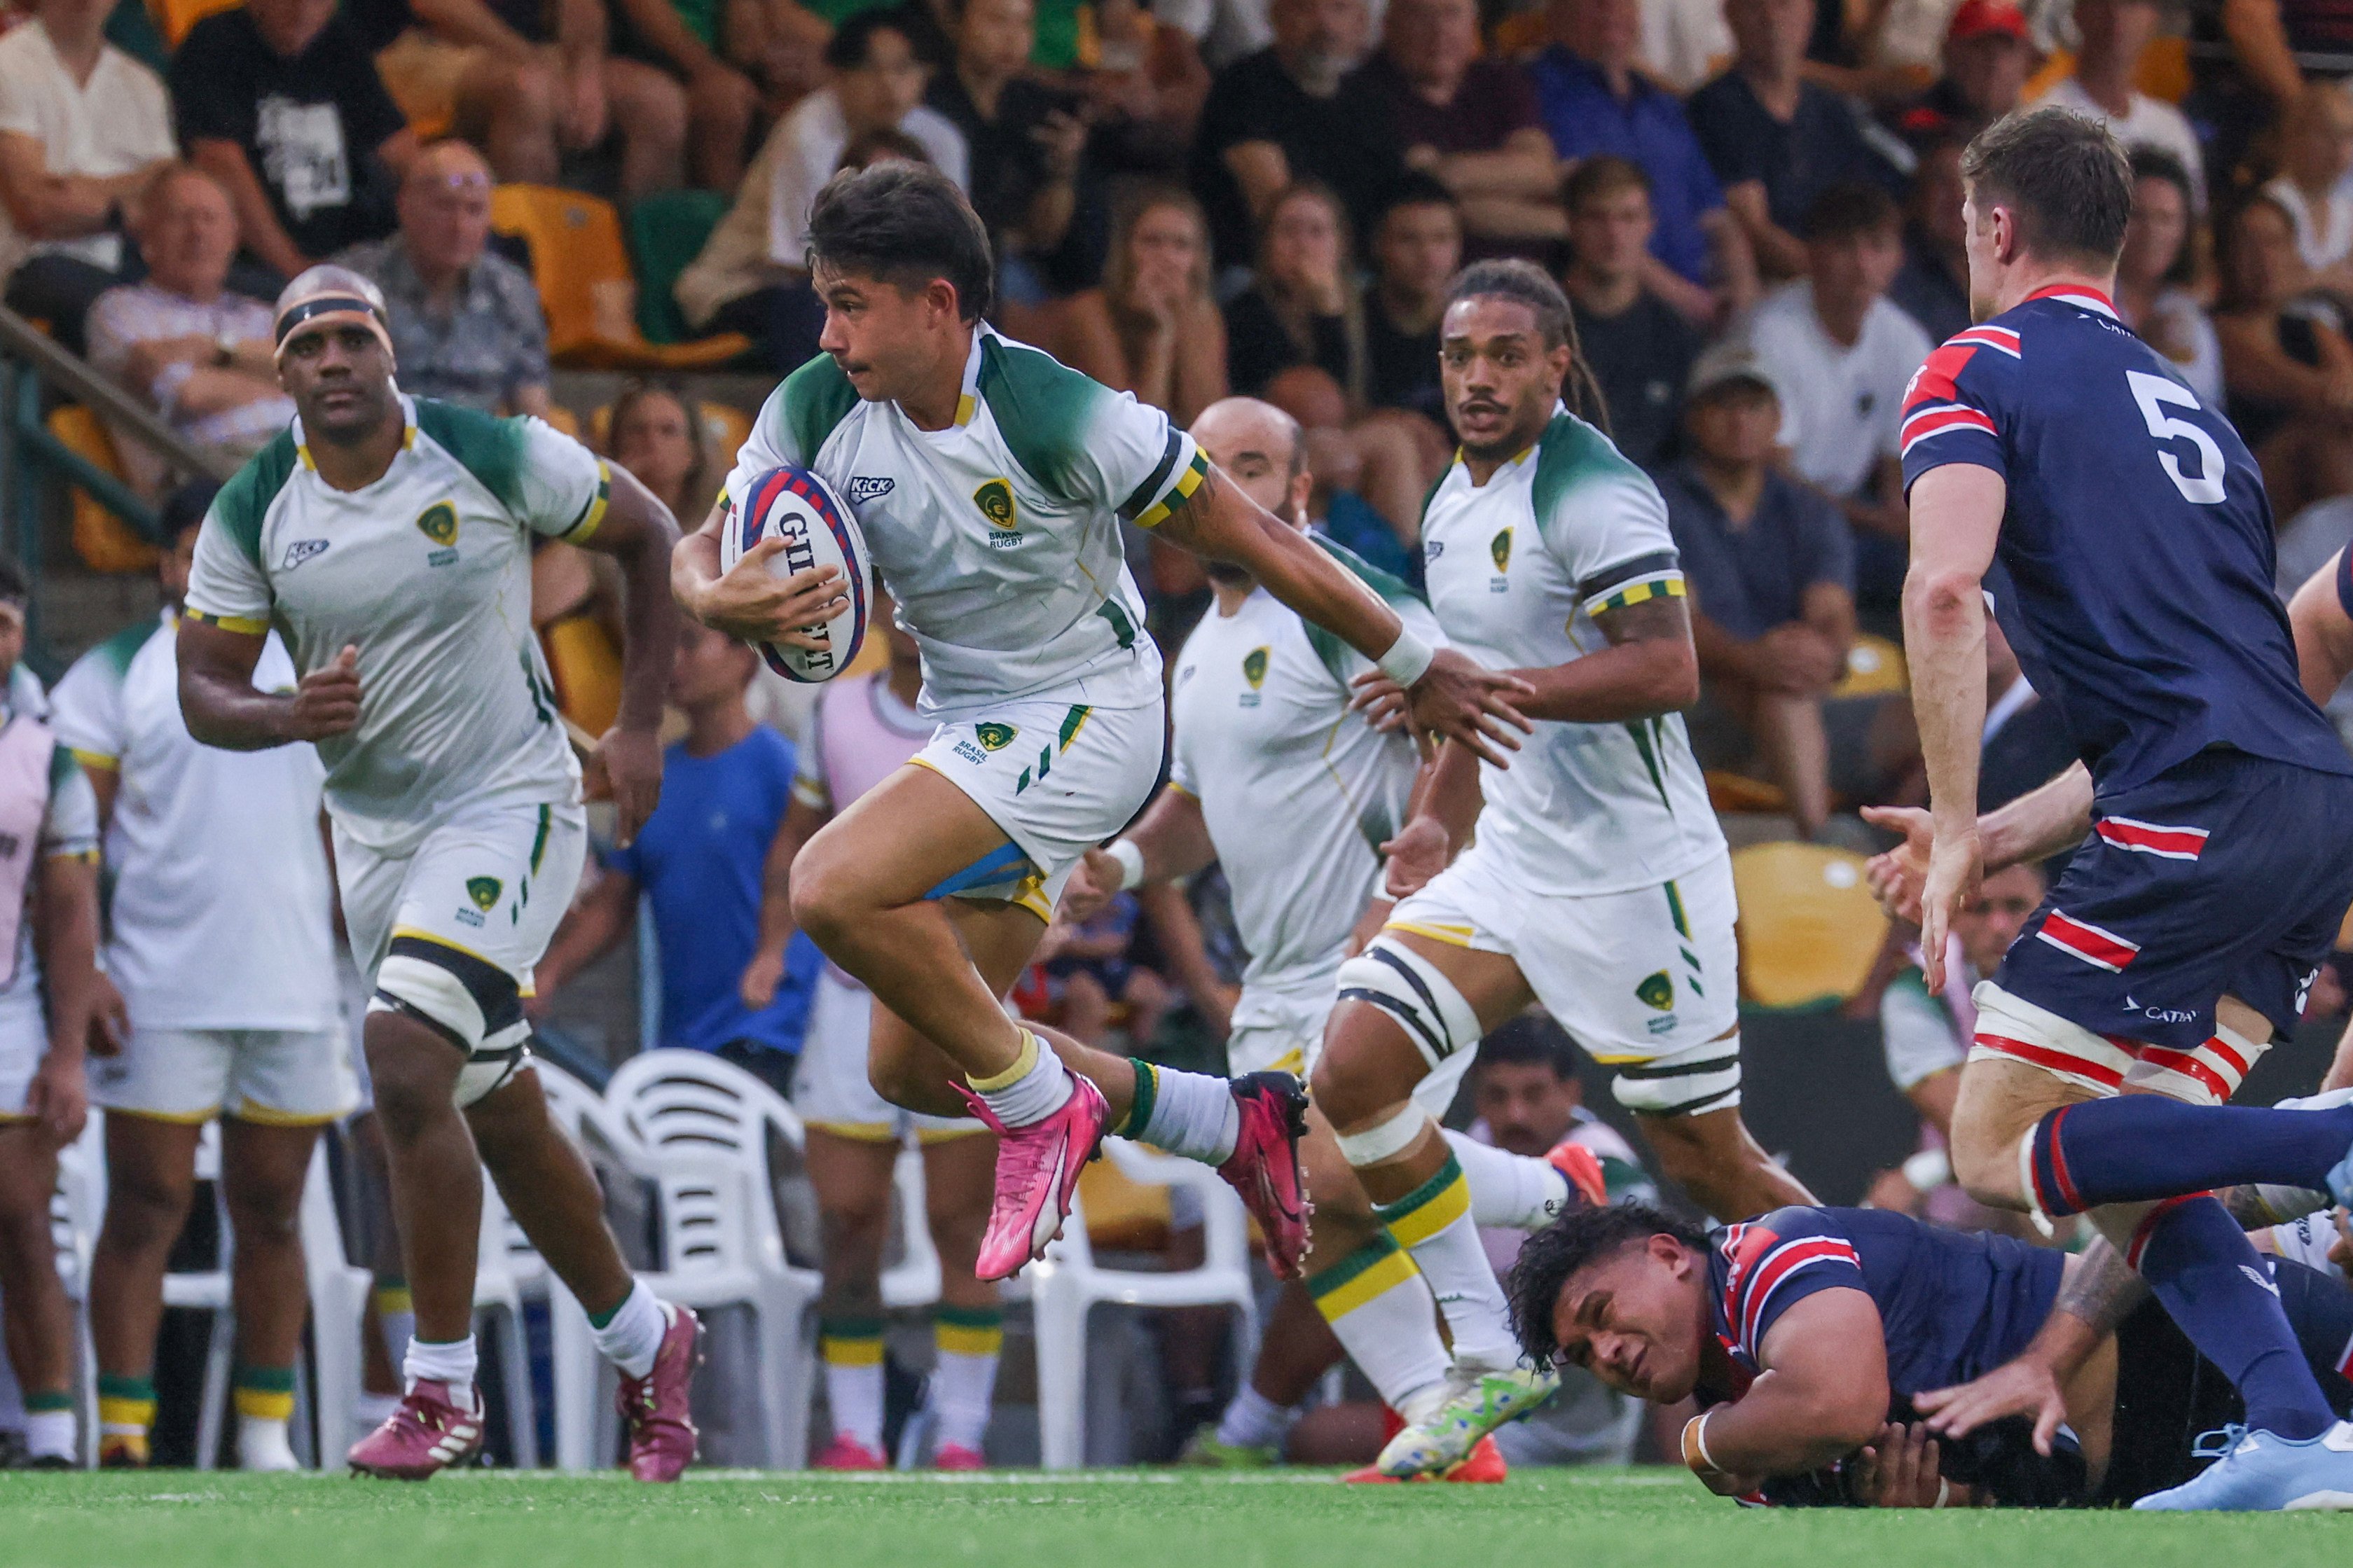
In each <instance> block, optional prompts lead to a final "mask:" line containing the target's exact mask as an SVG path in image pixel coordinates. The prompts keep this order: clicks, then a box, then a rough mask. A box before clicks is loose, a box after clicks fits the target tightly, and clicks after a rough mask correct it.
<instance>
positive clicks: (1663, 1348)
mask: <svg viewBox="0 0 2353 1568" xmlns="http://www.w3.org/2000/svg"><path fill="white" fill-rule="evenodd" d="M2262 1267H2263V1284H2264V1288H2265V1289H2266V1290H2267V1291H2271V1292H2273V1293H2274V1294H2276V1296H2277V1297H2278V1299H2279V1300H2280V1302H2281V1305H2282V1307H2283V1309H2284V1312H2285V1315H2286V1317H2287V1319H2288V1321H2290V1322H2291V1323H2292V1324H2293V1325H2294V1326H2295V1334H2296V1342H2297V1345H2298V1347H2299V1349H2300V1352H2301V1354H2302V1358H2303V1360H2304V1361H2305V1362H2306V1363H2307V1365H2308V1366H2309V1369H2310V1371H2311V1372H2312V1374H2313V1375H2314V1377H2315V1378H2316V1380H2317V1381H2318V1382H2319V1383H2320V1384H2321V1385H2322V1387H2323V1388H2324V1390H2325V1391H2326V1393H2327V1398H2328V1400H2329V1402H2330V1404H2331V1405H2332V1406H2333V1407H2334V1408H2335V1409H2337V1410H2338V1411H2340V1412H2341V1411H2343V1410H2345V1409H2346V1408H2347V1407H2348V1405H2353V1385H2348V1384H2347V1383H2346V1382H2345V1381H2344V1379H2343V1378H2342V1377H2340V1376H2339V1375H2338V1374H2337V1370H2336V1369H2337V1365H2338V1364H2339V1362H2340V1359H2341V1358H2342V1357H2343V1356H2344V1355H2345V1353H2346V1352H2347V1349H2348V1342H2353V1294H2348V1292H2347V1290H2346V1289H2345V1288H2344V1286H2343V1285H2342V1284H2341V1283H2339V1282H2338V1281H2337V1280H2335V1279H2330V1278H2329V1277H2327V1276H2326V1275H2323V1274H2320V1273H2318V1272H2316V1271H2315V1270H2313V1269H2310V1268H2305V1267H2304V1266H2302V1265H2300V1264H2296V1263H2291V1262H2287V1261H2285V1260H2284V1259H2279V1258H2266V1259H2264V1260H2263V1265H2262ZM2084 1268H2085V1266H2084V1261H2083V1260H2082V1259H2080V1258H2071V1257H2069V1256H2067V1255H2066V1254H2064V1253H2062V1252H2058V1251H2054V1250H2052V1249H2051V1248H2048V1247H2031V1246H2029V1245H2027V1244H2026V1243H2024V1242H2021V1241H2018V1240H2015V1239H2013V1238H2011V1237H2000V1236H1989V1235H1982V1234H1969V1233H1963V1232H1959V1231H1950V1230H1943V1229H1939V1228H1937V1227H1936V1226H1928V1225H1924V1224H1922V1223H1921V1222H1920V1221H1918V1220H1915V1219H1912V1218H1909V1217H1908V1216H1906V1215H1898V1214H1890V1213H1888V1212H1886V1211H1884V1210H1879V1209H1840V1208H1786V1209H1778V1210H1776V1211H1775V1212H1774V1213H1772V1214H1769V1215H1765V1216H1764V1217H1763V1218H1761V1219H1757V1220H1752V1221H1749V1222H1748V1223H1746V1224H1744V1225H1734V1226H1725V1227H1724V1228H1722V1229H1718V1230H1714V1231H1703V1230H1701V1229H1700V1228H1698V1227H1697V1226H1692V1225H1688V1224H1686V1223H1684V1222H1683V1221H1682V1220H1679V1219H1676V1218H1674V1217H1673V1216H1672V1215H1667V1214H1665V1213H1663V1212H1662V1211H1660V1210H1657V1209H1654V1208H1651V1207H1649V1206H1648V1205H1639V1204H1627V1205H1616V1206H1612V1207H1608V1208H1599V1209H1588V1210H1584V1211H1580V1212H1578V1213H1576V1214H1571V1215H1564V1216H1563V1217H1562V1218H1561V1219H1559V1220H1557V1221H1556V1222H1554V1223H1553V1224H1552V1225H1551V1226H1547V1227H1546V1229H1544V1230H1541V1231H1539V1232H1537V1233H1536V1234H1535V1236H1533V1237H1529V1238H1528V1242H1527V1245H1526V1246H1525V1247H1524V1248H1522V1250H1521V1253H1520V1257H1519V1260H1518V1262H1517V1263H1516V1264H1515V1265H1514V1267H1513V1268H1512V1271H1511V1275H1510V1279H1509V1281H1508V1287H1509V1289H1510V1291H1511V1298H1512V1310H1513V1318H1514V1324H1515V1326H1516V1327H1517V1329H1518V1331H1519V1333H1520V1337H1521V1341H1522V1342H1523V1343H1524V1344H1525V1346H1526V1347H1527V1350H1528V1352H1529V1353H1530V1354H1531V1355H1532V1356H1534V1357H1535V1359H1536V1361H1537V1362H1538V1363H1540V1364H1565V1365H1569V1366H1577V1367H1582V1368H1585V1369H1587V1370H1588V1371H1590V1372H1591V1373H1593V1374H1594V1375H1595V1376H1597V1377H1599V1379H1601V1381H1602V1382H1604V1383H1606V1384H1609V1385H1610V1386H1611V1387H1613V1388H1618V1389H1621V1390H1623V1391H1624V1392H1626V1393H1628V1394H1634V1395H1636V1396H1638V1397H1640V1398H1642V1399H1647V1400H1650V1401H1651V1402H1653V1403H1656V1404H1660V1405H1672V1404H1675V1403H1677V1402H1678V1401H1680V1400H1683V1399H1684V1398H1686V1397H1695V1398H1696V1399H1697V1400H1698V1402H1699V1403H1700V1405H1701V1406H1702V1407H1703V1408H1702V1413H1701V1414H1700V1415H1695V1416H1694V1417H1693V1418H1692V1419H1691V1420H1690V1422H1689V1423H1687V1424H1686V1425H1685V1426H1684V1428H1683V1462H1684V1463H1685V1464H1687V1465H1688V1466H1690V1467H1691V1468H1692V1470H1693V1472H1694V1474H1695V1475H1697V1476H1698V1477H1699V1479H1700V1480H1701V1481H1702V1483H1704V1485H1705V1486H1707V1487H1708V1489H1710V1490H1712V1491H1715V1492H1718V1493H1720V1494H1722V1495H1725V1496H1727V1497H1737V1498H1740V1499H1742V1500H1746V1501H1756V1502H1767V1503H1775V1504H1781V1505H1787V1506H1805V1505H1823V1504H1832V1505H1835V1504H1865V1505H1877V1506H1882V1507H1892V1508H1943V1507H1958V1506H1969V1505H1995V1504H1999V1505H2004V1506H2010V1507H2045V1508H2047V1507H2059V1506H2063V1505H2068V1504H2085V1503H2095V1504H2096V1503H2126V1502H2130V1501H2133V1500H2136V1499H2138V1498H2141V1497H2145V1496H2147V1495H2149V1494H2151V1493H2153V1492H2157V1491H2158V1490H2160V1489H2167V1488H2171V1487H2175V1486H2179V1485H2180V1484H2181V1483H2183V1482H2184V1481H2186V1480H2188V1479H2189V1477H2190V1476H2191V1475H2192V1474H2193V1473H2195V1472H2196V1471H2197V1470H2199V1469H2200V1468H2202V1467H2201V1466H2200V1463H2199V1461H2200V1460H2201V1459H2205V1458H2213V1457H2215V1455H2216V1453H2217V1452H2227V1451H2228V1449H2229V1447H2231V1446H2232V1445H2235V1443H2236V1442H2237V1441H2238V1439H2239V1435H2240V1434H2241V1433H2242V1432H2243V1431H2244V1427H2243V1426H2242V1425H2239V1423H2241V1422H2242V1420H2243V1406H2242V1405H2241V1403H2240V1401H2239V1399H2238V1396H2237V1394H2235V1393H2234V1392H2233V1391H2232V1388H2231V1386H2230V1383H2229V1380H2227V1379H2226V1378H2224V1377H2222V1376H2221V1374H2220V1373H2219V1372H2218V1371H2217V1370H2216V1369H2215V1368H2214V1367H2213V1366H2212V1365H2211V1363H2206V1362H2204V1361H2203V1360H2202V1359H2201V1358H2200V1356H2199V1354H2198V1352H2196V1350H2194V1349H2193V1348H2192V1347H2191V1346H2190V1344H2189V1341H2188V1340H2187V1339H2185V1338H2184V1337H2183V1336H2182V1334H2181V1332H2180V1331H2179V1330H2178V1329H2177V1328H2175V1327H2174V1326H2173V1324H2172V1322H2171V1321H2169V1320H2168V1318H2167V1316H2166V1314H2165V1312H2164V1311H2163V1310H2162V1309H2161V1308H2159V1307H2158V1306H2157V1305H2156V1304H2154V1303H2151V1302H2144V1303H2143V1305H2142V1306H2141V1308H2140V1309H2139V1310H2137V1311H2135V1312H2133V1313H2132V1314H2130V1315H2129V1316H2127V1317H2126V1318H2125V1319H2124V1321H2122V1322H2121V1323H2119V1324H2118V1325H2117V1326H2116V1329H2115V1330H2114V1331H2113V1332H2108V1333H2105V1334H2103V1335H2102V1336H2101V1338H2100V1340H2099V1342H2098V1344H2097V1346H2096V1349H2095V1351H2094V1353H2092V1354H2090V1355H2088V1356H2087V1357H2085V1358H2084V1361H2083V1363H2082V1364H2081V1365H2080V1366H2079V1367H2078V1368H2077V1369H2076V1370H2075V1372H2074V1373H2073V1376H2072V1377H2071V1378H2070V1380H2069V1381H2068V1383H2067V1384H2066V1385H2065V1387H2064V1389H2063V1401H2062V1405H2061V1407H2060V1408H2059V1409H2056V1410H2054V1411H2053V1412H2052V1413H2051V1414H2050V1415H2048V1416H2047V1417H2046V1418H2045V1422H2044V1424H2043V1425H2042V1426H2040V1427H2038V1426H2036V1424H2034V1423H2032V1422H2030V1421H2029V1420H2027V1419H2025V1418H2023V1417H2021V1416H2010V1417H2007V1418H2005V1419H2001V1420H1997V1421H1990V1422H1986V1423H1984V1424H1980V1425H1976V1426H1974V1427H1973V1429H1970V1430H1967V1431H1965V1432H1961V1433H1958V1434H1955V1435H1948V1436H1945V1437H1942V1438H1939V1437H1938V1436H1936V1435H1934V1434H1933V1433H1932V1432H1931V1431H1930V1430H1929V1428H1928V1426H1926V1423H1925V1422H1924V1419H1923V1417H1924V1415H1926V1414H1927V1413H1929V1412H1932V1411H1936V1410H1939V1409H1941V1408H1943V1407H1945V1406H1947V1405H1949V1404H1950V1403H1951V1401H1952V1399H1953V1396H1954V1393H1955V1391H1956V1385H1959V1384H1966V1383H1968V1381H1969V1380H1970V1379H1972V1378H1975V1377H1977V1376H1978V1374H1979V1373H1983V1372H1985V1371H1986V1370H1988V1369H1989V1368H1992V1367H1995V1366H1998V1365H2000V1364H2001V1363H2005V1362H2007V1361H2009V1360H2010V1358H2011V1357H2013V1356H2014V1355H2016V1354H2017V1353H2018V1352H2019V1351H2021V1349H2022V1348H2023V1347H2024V1346H2025V1344H2026V1343H2027V1342H2028V1341H2029V1340H2030V1339H2031V1338H2032V1337H2033V1335H2034V1334H2035V1332H2036V1331H2037V1330H2038V1329H2039V1328H2040V1327H2041V1326H2042V1323H2043V1321H2044V1320H2045V1319H2046V1318H2048V1317H2050V1316H2051V1315H2052V1312H2053V1311H2054V1310H2063V1309H2064V1308H2065V1304H2066V1303H2067V1302H2068V1301H2070V1300H2071V1299H2072V1296H2071V1292H2072V1291H2073V1290H2074V1289H2076V1288H2078V1287H2079V1286H2080V1285H2081V1283H2082V1277H2083V1274H2084ZM2062 1415H2063V1418H2064V1421H2065V1423H2066V1425H2065V1426H2064V1427H2063V1428H2061V1427H2060V1426H2059V1422H2060V1419H2061V1417H2062ZM2212 1428H2220V1429H2221V1430H2222V1432H2223V1433H2224V1434H2225V1435H2226V1439H2227V1440H2226V1441H2225V1442H2224V1444H2223V1447H2222V1448H2221V1449H2220V1450H2216V1449H2215V1448H2214V1447H2213V1446H2212V1444H2211V1442H2200V1435H2201V1434H2204V1433H2207V1432H2208V1431H2209V1429H2212Z"/></svg>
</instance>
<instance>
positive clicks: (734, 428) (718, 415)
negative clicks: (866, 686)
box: [570, 398, 846, 673]
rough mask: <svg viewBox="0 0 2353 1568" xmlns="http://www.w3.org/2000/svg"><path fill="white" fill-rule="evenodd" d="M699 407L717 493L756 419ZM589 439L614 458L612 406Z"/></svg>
mask: <svg viewBox="0 0 2353 1568" xmlns="http://www.w3.org/2000/svg"><path fill="white" fill-rule="evenodd" d="M695 407H696V412H697V413H699V414H700V415H701V416H702V459H703V468H704V470H705V471H706V472H708V473H709V474H711V475H712V476H713V477H712V489H713V490H714V491H715V490H716V489H718V481H719V480H720V479H724V478H726V476H727V471H728V470H729V469H730V468H733V467H734V466H735V454H736V453H738V452H740V451H742V450H743V449H744V442H746V441H748V440H750V439H751V438H752V416H750V415H748V414H746V413H744V411H743V410H742V409H740V408H738V407H736V406H735V405H733V404H732V403H713V402H712V401H711V400H710V399H709V398H704V399H703V400H702V402H701V403H699V404H697V405H695ZM570 433H571V434H572V435H575V436H577V435H579V434H580V432H579V430H578V429H577V428H576V427H575V428H574V429H573V430H572V431H571V432H570ZM586 439H587V442H588V444H589V445H590V446H591V447H596V450H598V451H599V452H602V453H604V454H605V455H606V456H607V457H608V458H609V457H611V456H612V455H613V405H611V404H609V403H607V404H603V405H599V406H598V407H596V409H594V410H592V411H591V412H590V413H589V416H588V435H587V437H586ZM701 521H702V520H701V519H700V518H697V519H696V520H695V521H694V522H692V523H689V524H687V525H686V526H688V527H694V526H697V525H699V524H700V523H701ZM845 673H846V672H845Z"/></svg>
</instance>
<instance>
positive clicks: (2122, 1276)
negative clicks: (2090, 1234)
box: [2052, 1237, 2148, 1334]
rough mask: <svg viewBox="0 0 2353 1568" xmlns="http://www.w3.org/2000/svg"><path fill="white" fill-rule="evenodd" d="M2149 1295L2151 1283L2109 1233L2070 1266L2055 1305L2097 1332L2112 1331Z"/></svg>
mask: <svg viewBox="0 0 2353 1568" xmlns="http://www.w3.org/2000/svg"><path fill="white" fill-rule="evenodd" d="M2147 1295H2148V1286H2147V1283H2146V1282H2145V1281H2143V1280H2142V1279H2141V1277H2140V1276H2139V1275H2137V1274H2136V1273H2134V1272H2133V1269H2132V1266H2131V1265H2130V1264H2128V1263H2126V1261H2125V1258H2124V1254H2123V1253H2121V1252H2118V1251H2117V1250H2116V1247H2114V1246H2112V1245H2111V1244H2110V1243H2109V1241H2108V1239H2107V1237H2097V1238H2095V1239H2094V1241H2093V1243H2092V1245H2091V1246H2089V1247H2085V1248H2084V1251H2083V1254H2082V1256H2081V1257H2079V1258H2076V1259H2075V1267H2074V1268H2070V1269H2069V1270H2067V1274H2066V1277H2065V1278H2064V1279H2063V1280H2061V1281H2060V1285H2059V1296H2058V1299H2057V1300H2054V1301H2053V1302H2052V1309H2053V1310H2057V1311H2062V1312H2064V1313H2066V1314H2067V1315H2068V1316H2070V1317H2072V1318H2080V1319H2081V1320H2083V1321H2084V1322H2086V1323H2089V1324H2090V1325H2091V1326H2092V1328H2093V1330H2094V1331H2095V1332H2097V1333H2102V1334H2108V1333H2114V1332H2115V1331H2116V1325H2117V1324H2118V1323H2121V1322H2123V1321H2125V1320H2126V1318H2128V1317H2130V1316H2132V1312H2133V1309H2134V1308H2136V1307H2137V1306H2139V1305H2140V1304H2141V1302H2142V1301H2143V1300H2146V1299H2147Z"/></svg>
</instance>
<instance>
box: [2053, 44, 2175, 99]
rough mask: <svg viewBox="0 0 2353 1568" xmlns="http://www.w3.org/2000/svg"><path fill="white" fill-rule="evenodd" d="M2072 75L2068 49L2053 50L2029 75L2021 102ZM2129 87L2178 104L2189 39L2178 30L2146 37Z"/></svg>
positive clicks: (2071, 54) (2070, 54)
mask: <svg viewBox="0 0 2353 1568" xmlns="http://www.w3.org/2000/svg"><path fill="white" fill-rule="evenodd" d="M2074 74H2075V56H2074V53H2073V51H2072V50H2068V49H2053V50H2052V51H2051V56H2050V58H2048V59H2046V60H2044V61H2043V62H2042V68H2041V69H2040V70H2038V71H2036V72H2035V73H2034V74H2033V75H2032V76H2031V77H2029V78H2028V79H2027V81H2026V90H2025V92H2024V94H2023V95H2022V96H2021V101H2022V102H2026V103H2032V102H2034V101H2036V100H2039V99H2040V98H2042V95H2043V94H2044V93H2046V92H2049V91H2050V90H2051V89H2052V88H2054V87H2057V86H2058V85H2059V84H2060V83H2061V82H2063V81H2065V80H2066V79H2068V78H2069V77H2071V76H2073V75H2074ZM2133 86H2134V87H2135V88H2136V89H2138V90H2140V91H2142V92H2145V93H2147V94H2148V95H2149V97H2151V98H2155V99H2162V100H2164V101H2166V102H2167V103H2179V102H2180V101H2181V100H2182V99H2183V98H2184V97H2185V96H2187V95H2188V93H2189V39H2188V38H2186V37H2182V36H2181V35H2179V34H2178V33H2168V34H2164V35H2162V36H2160V37H2155V38H2152V39H2150V40H2149V45H2148V47H2147V48H2146V49H2144V50H2142V51H2141V57H2140V66H2139V68H2138V69H2137V70H2136V71H2135V72H2134V74H2133Z"/></svg>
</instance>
